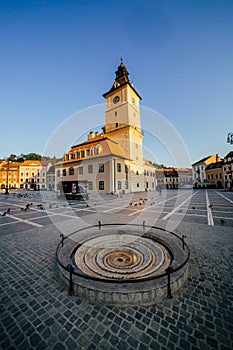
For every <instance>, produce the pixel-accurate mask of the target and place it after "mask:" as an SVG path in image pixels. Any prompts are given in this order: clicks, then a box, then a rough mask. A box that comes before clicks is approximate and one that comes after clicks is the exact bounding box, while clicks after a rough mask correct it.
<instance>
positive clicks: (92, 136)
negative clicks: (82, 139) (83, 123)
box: [88, 131, 95, 140]
mask: <svg viewBox="0 0 233 350" xmlns="http://www.w3.org/2000/svg"><path fill="white" fill-rule="evenodd" d="M94 137H95V134H94V131H90V133H89V137H88V139H89V140H90V139H93V138H94Z"/></svg>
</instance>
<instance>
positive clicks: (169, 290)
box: [166, 266, 173, 299]
mask: <svg viewBox="0 0 233 350" xmlns="http://www.w3.org/2000/svg"><path fill="white" fill-rule="evenodd" d="M166 272H167V297H168V299H172V298H173V296H172V292H171V276H170V274H171V272H172V267H171V266H168V268H167V269H166Z"/></svg>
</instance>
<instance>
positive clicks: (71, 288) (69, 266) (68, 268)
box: [67, 264, 74, 295]
mask: <svg viewBox="0 0 233 350" xmlns="http://www.w3.org/2000/svg"><path fill="white" fill-rule="evenodd" d="M67 270H68V271H69V273H70V288H69V294H70V295H73V294H74V289H73V276H72V275H73V272H74V268H73V266H72V265H71V264H69V265H67Z"/></svg>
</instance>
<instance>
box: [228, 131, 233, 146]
mask: <svg viewBox="0 0 233 350" xmlns="http://www.w3.org/2000/svg"><path fill="white" fill-rule="evenodd" d="M227 143H229V144H230V145H233V132H229V133H228V135H227Z"/></svg>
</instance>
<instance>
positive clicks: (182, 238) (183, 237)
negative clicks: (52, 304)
mask: <svg viewBox="0 0 233 350" xmlns="http://www.w3.org/2000/svg"><path fill="white" fill-rule="evenodd" d="M185 238H186V236H185V235H183V236H182V237H181V240H182V244H183V250H184V247H185V245H184V239H185Z"/></svg>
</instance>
